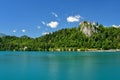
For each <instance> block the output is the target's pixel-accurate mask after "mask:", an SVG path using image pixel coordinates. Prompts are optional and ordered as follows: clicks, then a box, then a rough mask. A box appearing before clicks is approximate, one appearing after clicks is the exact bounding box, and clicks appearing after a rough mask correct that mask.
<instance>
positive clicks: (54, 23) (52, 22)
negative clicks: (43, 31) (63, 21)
mask: <svg viewBox="0 0 120 80" xmlns="http://www.w3.org/2000/svg"><path fill="white" fill-rule="evenodd" d="M58 25H59V23H58V22H57V21H51V22H50V23H48V24H47V26H48V27H51V28H57V26H58Z"/></svg>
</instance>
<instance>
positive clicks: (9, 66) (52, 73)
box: [0, 52, 120, 80]
mask: <svg viewBox="0 0 120 80" xmlns="http://www.w3.org/2000/svg"><path fill="white" fill-rule="evenodd" d="M0 80H120V52H0Z"/></svg>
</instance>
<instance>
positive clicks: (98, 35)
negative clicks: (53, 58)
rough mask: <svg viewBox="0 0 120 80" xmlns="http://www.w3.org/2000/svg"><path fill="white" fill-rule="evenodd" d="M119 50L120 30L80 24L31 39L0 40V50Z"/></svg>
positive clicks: (12, 38)
mask: <svg viewBox="0 0 120 80" xmlns="http://www.w3.org/2000/svg"><path fill="white" fill-rule="evenodd" d="M89 49H91V50H96V49H97V50H101V49H103V50H108V49H120V28H115V27H104V26H103V25H99V24H98V23H90V22H87V21H84V22H82V23H81V24H80V25H79V26H78V27H74V28H67V29H62V30H59V31H56V32H53V33H50V34H47V35H45V36H41V37H39V38H36V39H33V38H29V37H27V36H26V37H15V36H6V37H3V38H0V50H29V51H33V50H34V51H60V50H61V51H77V50H78V51H80V50H81V51H82V50H89Z"/></svg>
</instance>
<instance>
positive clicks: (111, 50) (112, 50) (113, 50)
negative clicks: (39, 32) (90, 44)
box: [0, 49, 120, 52]
mask: <svg viewBox="0 0 120 80" xmlns="http://www.w3.org/2000/svg"><path fill="white" fill-rule="evenodd" d="M2 51H5V52H7V51H11V52H120V49H109V50H97V49H96V50H93V49H92V50H91V49H88V50H81V51H80V50H58V49H56V50H40V51H39V50H31V51H29V50H0V52H2Z"/></svg>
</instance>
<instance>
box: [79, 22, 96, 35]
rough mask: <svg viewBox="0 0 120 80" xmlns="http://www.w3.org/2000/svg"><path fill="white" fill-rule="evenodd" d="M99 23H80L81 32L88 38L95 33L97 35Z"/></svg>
mask: <svg viewBox="0 0 120 80" xmlns="http://www.w3.org/2000/svg"><path fill="white" fill-rule="evenodd" d="M97 25H98V24H97V23H90V22H87V21H84V22H81V23H80V30H81V31H82V32H83V33H84V34H85V35H86V36H88V37H90V36H91V35H92V34H93V33H97Z"/></svg>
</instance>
